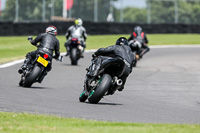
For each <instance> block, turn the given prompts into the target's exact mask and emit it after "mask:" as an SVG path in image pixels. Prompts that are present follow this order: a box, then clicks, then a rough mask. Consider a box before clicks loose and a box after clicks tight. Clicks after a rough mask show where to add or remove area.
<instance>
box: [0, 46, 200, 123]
mask: <svg viewBox="0 0 200 133" xmlns="http://www.w3.org/2000/svg"><path fill="white" fill-rule="evenodd" d="M91 54H92V53H86V54H85V58H84V59H81V60H80V61H79V65H78V66H71V65H70V60H69V59H68V57H65V58H64V61H63V62H62V63H60V62H56V61H53V69H52V71H51V72H50V73H49V74H48V75H47V76H46V78H45V79H44V81H43V83H42V84H39V83H35V84H33V86H32V88H22V87H19V86H18V82H19V80H20V75H19V74H18V73H17V70H18V68H19V67H20V66H21V65H22V63H20V64H17V65H14V66H10V67H7V68H1V69H0V75H1V76H0V111H1V112H30V113H36V114H47V115H49V114H53V115H58V116H62V117H75V118H84V119H92V120H102V121H115V122H134V123H190V124H200V48H195V47H194V48H165V49H163V48H156V49H151V51H150V52H149V53H147V54H146V55H145V56H144V58H143V59H142V60H141V61H139V62H138V65H137V67H136V68H134V69H133V72H132V73H131V75H130V76H129V77H128V79H127V83H126V85H125V89H124V90H123V91H122V92H118V91H117V92H116V93H115V94H114V95H112V96H106V97H104V98H103V99H102V100H101V101H100V103H99V104H89V103H88V102H86V103H81V102H79V99H78V98H79V95H80V93H81V91H82V89H83V82H84V78H85V74H86V70H85V69H86V67H88V66H89V65H90V59H91Z"/></svg>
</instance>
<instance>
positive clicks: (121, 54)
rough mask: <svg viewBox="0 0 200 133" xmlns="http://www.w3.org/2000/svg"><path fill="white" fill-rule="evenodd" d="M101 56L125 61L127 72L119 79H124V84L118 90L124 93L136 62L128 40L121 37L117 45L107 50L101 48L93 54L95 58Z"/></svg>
mask: <svg viewBox="0 0 200 133" xmlns="http://www.w3.org/2000/svg"><path fill="white" fill-rule="evenodd" d="M99 55H102V56H110V57H113V58H119V59H122V60H123V61H124V63H125V70H124V73H123V74H122V76H121V77H119V78H120V79H122V81H123V84H122V86H121V88H119V89H118V90H119V91H122V90H123V89H124V84H125V82H126V79H127V77H128V76H129V74H130V73H131V72H132V64H133V62H134V60H135V57H134V54H133V52H132V51H131V48H130V47H129V46H128V41H127V39H126V38H125V37H120V38H119V39H118V40H117V41H116V43H115V45H112V46H109V47H107V48H100V49H98V50H97V51H96V52H95V53H94V54H93V56H99ZM113 93H114V92H113Z"/></svg>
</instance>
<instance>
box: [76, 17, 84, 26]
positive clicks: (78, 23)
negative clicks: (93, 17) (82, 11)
mask: <svg viewBox="0 0 200 133" xmlns="http://www.w3.org/2000/svg"><path fill="white" fill-rule="evenodd" d="M82 24H83V21H82V19H80V18H78V19H76V20H75V25H78V26H82Z"/></svg>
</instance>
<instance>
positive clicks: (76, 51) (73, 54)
mask: <svg viewBox="0 0 200 133" xmlns="http://www.w3.org/2000/svg"><path fill="white" fill-rule="evenodd" d="M81 43H82V42H81V40H80V39H78V38H72V39H71V40H70V45H69V46H70V59H71V64H72V65H77V64H78V60H79V59H80V58H81V54H82V52H83V47H82V46H81Z"/></svg>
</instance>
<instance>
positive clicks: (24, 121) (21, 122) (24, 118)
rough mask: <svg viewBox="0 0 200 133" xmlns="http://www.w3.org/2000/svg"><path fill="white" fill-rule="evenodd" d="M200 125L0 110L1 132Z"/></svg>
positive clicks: (172, 132)
mask: <svg viewBox="0 0 200 133" xmlns="http://www.w3.org/2000/svg"><path fill="white" fill-rule="evenodd" d="M199 131H200V125H190V124H141V123H122V122H104V121H93V120H83V119H75V118H63V117H58V116H47V115H36V114H28V113H7V112H0V132H1V133H199Z"/></svg>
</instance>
